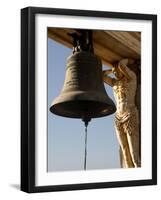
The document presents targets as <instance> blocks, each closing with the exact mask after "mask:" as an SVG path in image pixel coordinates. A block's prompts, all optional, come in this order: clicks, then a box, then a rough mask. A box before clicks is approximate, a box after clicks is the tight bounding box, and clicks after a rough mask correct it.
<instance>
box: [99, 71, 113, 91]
mask: <svg viewBox="0 0 161 200" xmlns="http://www.w3.org/2000/svg"><path fill="white" fill-rule="evenodd" d="M109 74H112V69H108V70H104V71H103V72H102V75H103V81H104V82H105V83H107V84H108V85H110V86H111V87H113V85H114V82H115V79H114V78H111V77H109V76H108V75H109Z"/></svg>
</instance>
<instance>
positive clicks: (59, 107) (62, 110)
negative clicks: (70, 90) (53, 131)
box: [49, 101, 116, 119]
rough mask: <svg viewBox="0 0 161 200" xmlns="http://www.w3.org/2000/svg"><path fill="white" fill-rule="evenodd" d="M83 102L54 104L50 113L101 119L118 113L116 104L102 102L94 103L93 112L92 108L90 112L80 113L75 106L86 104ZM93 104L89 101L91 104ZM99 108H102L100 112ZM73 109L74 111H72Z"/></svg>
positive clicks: (69, 116)
mask: <svg viewBox="0 0 161 200" xmlns="http://www.w3.org/2000/svg"><path fill="white" fill-rule="evenodd" d="M84 102H85V103H88V101H84ZM84 102H83V101H81V102H80V101H79V102H78V101H70V102H60V103H56V104H52V106H51V107H50V108H49V110H50V112H51V113H53V114H55V115H58V116H62V117H67V118H77V119H82V118H84V117H85V118H100V117H106V116H108V115H111V114H114V113H115V112H116V107H115V104H114V103H113V102H112V104H107V103H102V102H94V101H93V102H92V104H93V105H95V107H93V110H92V109H91V108H90V111H89V110H88V108H87V110H86V111H83V110H82V111H80V110H79V109H75V108H74V107H77V106H75V105H77V104H80V103H84ZM90 103H91V102H90V101H89V104H90ZM97 106H98V107H100V110H99V109H98V110H97ZM72 107H73V109H72Z"/></svg>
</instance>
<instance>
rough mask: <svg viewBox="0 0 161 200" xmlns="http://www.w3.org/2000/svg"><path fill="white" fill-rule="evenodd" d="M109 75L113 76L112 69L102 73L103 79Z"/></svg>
mask: <svg viewBox="0 0 161 200" xmlns="http://www.w3.org/2000/svg"><path fill="white" fill-rule="evenodd" d="M108 74H112V69H107V70H103V71H102V75H103V77H104V76H106V75H108Z"/></svg>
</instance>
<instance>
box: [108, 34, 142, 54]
mask: <svg viewBox="0 0 161 200" xmlns="http://www.w3.org/2000/svg"><path fill="white" fill-rule="evenodd" d="M105 32H106V33H107V34H109V35H111V36H112V37H113V38H115V39H116V40H118V41H120V42H121V43H122V44H123V45H124V46H127V47H128V48H130V49H132V50H133V51H135V52H136V53H138V54H140V41H139V40H137V39H136V38H134V37H133V36H131V35H130V34H129V33H128V32H125V31H105Z"/></svg>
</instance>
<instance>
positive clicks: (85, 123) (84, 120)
mask: <svg viewBox="0 0 161 200" xmlns="http://www.w3.org/2000/svg"><path fill="white" fill-rule="evenodd" d="M82 121H83V122H84V125H85V142H84V144H85V150H84V170H86V169H87V127H88V123H89V122H90V121H91V119H89V118H88V119H87V118H83V119H82Z"/></svg>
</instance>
